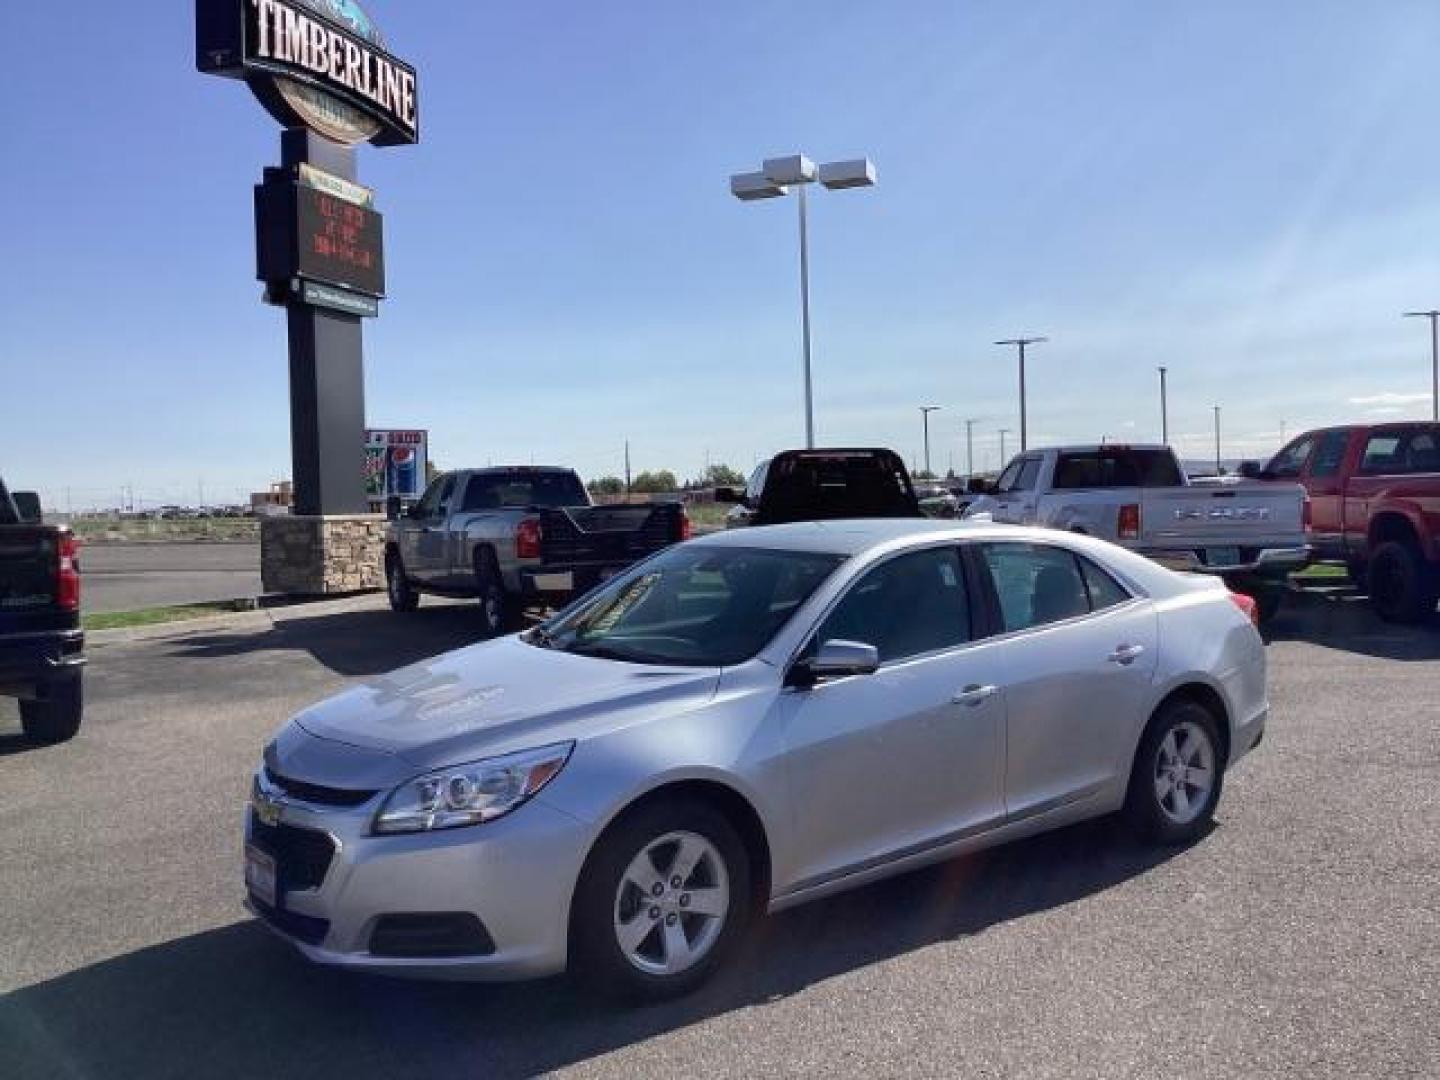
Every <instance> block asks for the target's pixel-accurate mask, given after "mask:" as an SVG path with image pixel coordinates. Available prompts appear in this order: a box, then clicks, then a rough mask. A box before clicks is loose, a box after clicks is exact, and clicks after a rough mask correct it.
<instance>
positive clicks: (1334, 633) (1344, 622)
mask: <svg viewBox="0 0 1440 1080" xmlns="http://www.w3.org/2000/svg"><path fill="white" fill-rule="evenodd" d="M1265 640H1266V641H1267V642H1276V641H1303V642H1306V643H1308V644H1311V645H1319V646H1321V647H1323V648H1327V649H1338V650H1340V651H1342V652H1353V653H1360V654H1362V655H1365V656H1374V657H1377V658H1379V659H1383V660H1437V659H1440V618H1436V617H1432V618H1431V619H1430V620H1429V621H1428V622H1426V623H1422V624H1420V625H1418V626H1400V625H1397V624H1393V623H1387V622H1385V621H1383V620H1382V619H1381V618H1380V616H1378V615H1376V614H1375V612H1374V610H1373V609H1372V608H1371V607H1370V603H1369V601H1368V600H1367V599H1366V597H1365V596H1364V595H1363V594H1362V593H1358V592H1356V591H1355V590H1354V589H1352V588H1350V587H1348V586H1340V585H1336V586H1323V587H1311V588H1306V589H1301V590H1298V591H1295V592H1292V593H1290V594H1289V595H1287V596H1286V598H1285V603H1284V605H1283V606H1282V607H1281V609H1280V613H1279V614H1278V615H1276V616H1275V618H1274V619H1273V620H1272V621H1271V622H1270V623H1269V624H1268V625H1267V626H1266V627H1265Z"/></svg>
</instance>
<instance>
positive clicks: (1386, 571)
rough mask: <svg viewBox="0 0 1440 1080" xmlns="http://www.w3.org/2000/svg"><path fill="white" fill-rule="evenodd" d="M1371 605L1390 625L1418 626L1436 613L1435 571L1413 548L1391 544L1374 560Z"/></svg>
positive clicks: (1370, 571)
mask: <svg viewBox="0 0 1440 1080" xmlns="http://www.w3.org/2000/svg"><path fill="white" fill-rule="evenodd" d="M1366 576H1367V577H1368V578H1369V586H1370V603H1371V605H1372V606H1373V607H1374V608H1375V612H1376V614H1378V615H1379V616H1380V617H1381V618H1382V619H1384V620H1385V621H1386V622H1393V623H1418V622H1423V621H1424V620H1425V619H1427V618H1429V617H1430V615H1431V614H1433V613H1434V611H1435V599H1436V589H1435V578H1436V574H1435V569H1434V567H1432V566H1430V565H1429V564H1427V563H1426V562H1425V560H1424V558H1423V557H1422V556H1421V554H1420V552H1419V551H1417V550H1416V549H1415V547H1414V545H1412V544H1406V543H1401V542H1400V541H1397V540H1390V541H1387V542H1386V543H1383V544H1381V545H1380V546H1379V547H1377V548H1376V549H1375V551H1374V552H1373V553H1372V554H1371V556H1370V565H1369V567H1368V568H1367V569H1366Z"/></svg>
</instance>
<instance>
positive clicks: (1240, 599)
mask: <svg viewBox="0 0 1440 1080" xmlns="http://www.w3.org/2000/svg"><path fill="white" fill-rule="evenodd" d="M1230 600H1231V602H1232V603H1233V604H1234V605H1235V606H1236V607H1238V608H1239V609H1240V610H1241V611H1243V612H1244V613H1245V617H1246V618H1247V619H1249V620H1250V625H1251V626H1254V627H1258V626H1259V625H1260V605H1259V604H1257V603H1255V598H1254V597H1253V596H1246V595H1245V594H1244V593H1238V592H1232V593H1231V594H1230Z"/></svg>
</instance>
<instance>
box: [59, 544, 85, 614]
mask: <svg viewBox="0 0 1440 1080" xmlns="http://www.w3.org/2000/svg"><path fill="white" fill-rule="evenodd" d="M79 558H80V541H79V540H76V539H75V537H74V535H72V534H70V533H65V534H63V535H62V536H61V537H60V551H59V559H58V560H57V561H56V564H55V606H56V607H58V608H60V610H61V611H79V610H80V564H79V562H78V561H77V560H78V559H79Z"/></svg>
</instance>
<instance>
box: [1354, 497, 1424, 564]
mask: <svg viewBox="0 0 1440 1080" xmlns="http://www.w3.org/2000/svg"><path fill="white" fill-rule="evenodd" d="M1365 535H1366V546H1367V552H1368V553H1369V554H1374V552H1375V549H1376V548H1377V547H1379V546H1380V545H1381V544H1387V543H1391V542H1395V543H1401V544H1413V545H1415V546H1417V547H1418V546H1419V545H1420V530H1419V528H1418V527H1417V526H1416V524H1415V521H1414V519H1413V518H1412V517H1411V515H1410V514H1409V513H1407V512H1406V511H1404V510H1400V509H1397V508H1390V509H1387V510H1381V511H1380V512H1379V513H1377V514H1375V515H1374V516H1373V517H1371V519H1370V527H1369V529H1367V530H1366V534H1365Z"/></svg>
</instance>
